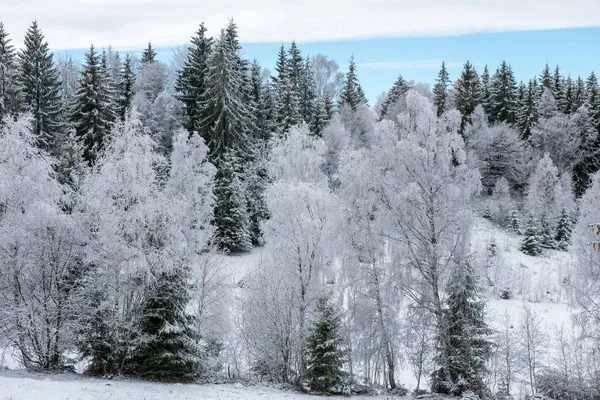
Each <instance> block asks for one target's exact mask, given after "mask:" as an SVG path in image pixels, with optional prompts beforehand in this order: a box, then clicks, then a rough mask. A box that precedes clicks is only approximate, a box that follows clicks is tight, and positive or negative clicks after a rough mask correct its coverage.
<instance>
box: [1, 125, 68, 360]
mask: <svg viewBox="0 0 600 400" xmlns="http://www.w3.org/2000/svg"><path fill="white" fill-rule="evenodd" d="M31 123H32V121H31V119H30V118H28V117H20V118H19V119H17V120H16V121H14V120H12V119H7V120H6V121H5V123H4V124H3V126H2V128H1V131H0V176H2V177H3V178H2V184H1V185H0V204H1V209H2V212H1V213H0V243H1V244H0V263H1V264H2V268H0V310H1V311H0V321H2V323H1V324H0V337H1V338H2V339H0V340H1V342H2V345H4V346H11V347H13V348H14V349H15V350H16V355H17V358H18V359H19V360H20V361H21V362H22V364H23V365H24V366H25V367H26V368H31V369H45V370H51V369H60V368H64V367H65V366H68V365H69V364H71V365H72V360H69V359H68V358H67V356H66V354H65V352H66V351H67V350H69V349H71V348H72V345H73V339H74V332H73V330H72V323H73V318H74V316H75V312H76V307H75V306H76V303H74V302H72V291H73V290H74V288H75V280H76V277H77V276H78V273H79V268H80V252H79V250H80V247H79V244H80V243H79V242H78V240H77V238H78V230H77V224H76V221H75V220H74V219H73V217H72V216H71V215H69V214H65V213H64V212H63V211H62V204H61V203H62V199H63V188H62V187H61V185H60V184H59V183H58V182H57V181H56V180H55V179H54V177H53V176H54V171H53V162H52V161H51V158H50V157H49V155H48V154H47V153H46V152H44V151H42V150H39V149H38V148H37V147H36V141H37V137H36V136H35V133H33V132H31V128H30V127H31Z"/></svg>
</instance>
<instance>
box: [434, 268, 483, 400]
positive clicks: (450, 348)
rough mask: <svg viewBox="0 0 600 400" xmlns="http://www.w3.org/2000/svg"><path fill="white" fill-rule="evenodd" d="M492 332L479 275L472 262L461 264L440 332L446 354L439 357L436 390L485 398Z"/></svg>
mask: <svg viewBox="0 0 600 400" xmlns="http://www.w3.org/2000/svg"><path fill="white" fill-rule="evenodd" d="M491 333H492V330H491V329H490V328H489V327H488V325H487V323H486V322H485V302H484V300H483V298H482V296H481V289H480V288H479V286H478V277H477V273H476V272H475V270H474V269H473V267H472V266H471V265H470V263H469V262H463V263H460V264H458V265H457V266H456V267H455V270H454V271H453V273H452V277H451V279H450V281H449V284H448V298H447V300H446V308H445V309H444V325H443V329H442V330H440V332H439V333H438V334H439V335H440V339H438V342H441V343H443V346H441V349H440V350H439V351H440V352H441V353H442V354H438V356H437V364H438V369H437V370H436V371H435V372H434V374H433V382H432V390H433V391H435V392H437V393H447V394H453V395H461V394H463V393H464V392H466V391H474V392H475V393H477V394H478V395H479V396H483V394H484V393H486V391H487V388H486V386H485V383H484V377H485V375H486V372H487V371H486V360H487V358H488V357H489V356H490V354H491V346H492V343H491V337H490V335H491ZM444 353H445V354H444Z"/></svg>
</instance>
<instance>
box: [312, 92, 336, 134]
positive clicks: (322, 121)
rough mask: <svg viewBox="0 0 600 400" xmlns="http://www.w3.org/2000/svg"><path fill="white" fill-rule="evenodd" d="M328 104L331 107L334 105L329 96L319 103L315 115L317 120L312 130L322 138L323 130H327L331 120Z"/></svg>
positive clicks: (314, 121)
mask: <svg viewBox="0 0 600 400" xmlns="http://www.w3.org/2000/svg"><path fill="white" fill-rule="evenodd" d="M328 103H329V107H331V106H332V105H333V104H332V102H331V100H330V98H329V96H327V97H325V98H324V99H322V98H321V99H319V100H318V101H317V112H316V114H315V119H314V120H313V127H312V129H311V130H312V132H313V133H314V134H315V135H317V136H319V137H320V136H322V133H323V129H325V127H326V126H327V124H328V123H329V120H330V119H331V113H330V111H329V108H328Z"/></svg>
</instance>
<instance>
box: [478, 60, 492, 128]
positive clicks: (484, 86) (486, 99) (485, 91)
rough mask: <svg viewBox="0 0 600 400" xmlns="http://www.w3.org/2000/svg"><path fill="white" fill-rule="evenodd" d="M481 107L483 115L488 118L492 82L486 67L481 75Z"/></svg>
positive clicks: (490, 111)
mask: <svg viewBox="0 0 600 400" xmlns="http://www.w3.org/2000/svg"><path fill="white" fill-rule="evenodd" d="M481 105H482V106H483V110H484V111H485V115H487V116H488V118H489V116H490V115H491V114H492V109H491V106H492V80H491V78H490V72H489V70H488V66H487V65H486V66H485V67H484V68H483V73H482V74H481Z"/></svg>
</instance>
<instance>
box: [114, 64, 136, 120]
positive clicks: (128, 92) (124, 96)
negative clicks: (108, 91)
mask: <svg viewBox="0 0 600 400" xmlns="http://www.w3.org/2000/svg"><path fill="white" fill-rule="evenodd" d="M119 75H120V77H119V83H118V84H117V99H116V100H117V114H118V116H119V118H120V119H121V121H125V115H127V111H128V110H129V107H131V101H132V100H133V95H134V85H135V72H133V63H132V60H131V56H130V55H129V54H127V55H126V56H125V62H124V63H123V65H122V67H121V72H120V74H119Z"/></svg>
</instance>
